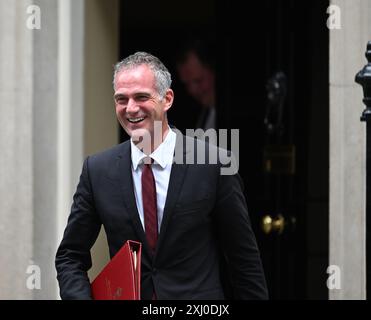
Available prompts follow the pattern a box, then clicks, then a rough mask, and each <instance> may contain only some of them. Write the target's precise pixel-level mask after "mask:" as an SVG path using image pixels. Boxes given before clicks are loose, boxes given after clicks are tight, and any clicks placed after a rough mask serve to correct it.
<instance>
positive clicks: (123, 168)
mask: <svg viewBox="0 0 371 320" xmlns="http://www.w3.org/2000/svg"><path fill="white" fill-rule="evenodd" d="M125 146H126V149H125V150H124V152H123V153H122V154H121V155H120V156H119V161H118V163H119V165H118V170H119V174H118V176H119V177H120V178H119V179H120V185H121V188H122V191H123V199H124V204H125V207H126V210H127V212H128V214H129V216H130V218H131V221H132V223H133V226H134V230H135V232H136V233H137V236H138V238H139V239H140V242H141V243H142V244H143V250H147V251H148V252H150V251H149V248H148V245H147V240H146V235H145V233H144V229H143V226H142V222H141V221H140V218H139V213H138V208H137V204H136V200H135V195H134V183H133V176H132V173H131V150H130V143H128V144H126V145H125ZM127 177H129V178H127Z"/></svg>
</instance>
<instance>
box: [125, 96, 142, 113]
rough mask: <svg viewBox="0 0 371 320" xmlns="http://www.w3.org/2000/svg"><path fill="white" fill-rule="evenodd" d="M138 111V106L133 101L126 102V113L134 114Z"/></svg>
mask: <svg viewBox="0 0 371 320" xmlns="http://www.w3.org/2000/svg"><path fill="white" fill-rule="evenodd" d="M138 110H139V106H138V105H137V103H136V102H135V101H134V100H133V99H130V100H129V101H128V105H127V106H126V112H127V113H136V112H138Z"/></svg>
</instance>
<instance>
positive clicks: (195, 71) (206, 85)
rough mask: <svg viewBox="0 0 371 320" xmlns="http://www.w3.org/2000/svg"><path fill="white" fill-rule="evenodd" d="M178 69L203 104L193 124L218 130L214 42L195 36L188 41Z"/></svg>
mask: <svg viewBox="0 0 371 320" xmlns="http://www.w3.org/2000/svg"><path fill="white" fill-rule="evenodd" d="M176 70H177V74H178V77H179V79H180V81H181V82H182V83H183V85H184V87H185V89H186V91H187V93H188V94H189V95H190V96H191V97H192V98H193V99H194V100H196V101H197V102H198V104H199V105H200V107H201V109H200V113H199V116H198V119H197V122H196V123H195V124H194V126H193V127H194V128H195V129H197V128H201V129H203V130H207V129H210V128H212V129H217V117H216V84H215V80H216V79H215V52H214V45H213V42H212V41H205V40H202V39H192V38H190V39H188V40H185V43H184V44H183V45H182V46H181V47H180V49H179V51H178V53H177V54H176Z"/></svg>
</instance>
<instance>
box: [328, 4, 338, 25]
mask: <svg viewBox="0 0 371 320" xmlns="http://www.w3.org/2000/svg"><path fill="white" fill-rule="evenodd" d="M326 12H327V13H328V14H329V17H328V18H327V22H326V25H327V28H329V29H330V30H334V29H341V9H340V7H339V6H337V5H335V4H332V5H330V6H328V7H327V10H326Z"/></svg>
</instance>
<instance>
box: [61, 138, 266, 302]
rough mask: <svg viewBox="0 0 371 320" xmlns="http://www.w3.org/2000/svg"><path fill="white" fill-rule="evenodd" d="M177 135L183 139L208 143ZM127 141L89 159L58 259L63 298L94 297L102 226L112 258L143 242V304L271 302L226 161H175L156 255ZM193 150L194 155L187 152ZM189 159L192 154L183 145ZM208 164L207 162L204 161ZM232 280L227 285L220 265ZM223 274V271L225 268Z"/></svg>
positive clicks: (237, 181)
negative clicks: (223, 171)
mask: <svg viewBox="0 0 371 320" xmlns="http://www.w3.org/2000/svg"><path fill="white" fill-rule="evenodd" d="M190 139H192V138H189V137H185V136H182V135H181V134H178V135H177V146H179V143H181V142H182V141H183V142H184V141H187V142H188V143H189V142H191V144H193V143H194V142H196V143H197V144H198V145H199V146H201V147H206V148H216V147H213V146H212V147H211V146H209V145H208V144H207V143H204V142H202V141H199V140H196V139H192V140H190ZM130 150H131V149H130V143H129V141H126V142H124V143H122V144H120V145H117V146H115V147H113V148H111V149H109V150H107V151H104V152H102V153H99V154H96V155H93V156H90V157H88V158H87V159H86V160H85V162H84V165H83V169H82V173H81V176H80V182H79V184H78V186H77V190H76V193H75V195H74V198H73V205H72V209H71V214H70V216H69V219H68V224H67V227H66V229H65V232H64V236H63V240H62V242H61V244H60V246H59V248H58V251H57V255H56V269H57V274H58V275H57V278H58V281H59V287H60V295H61V297H62V299H90V298H91V292H90V283H89V279H88V276H87V270H88V269H90V267H91V256H90V249H91V247H92V246H93V244H94V242H95V240H96V238H97V235H98V233H99V230H100V228H101V225H102V224H103V226H104V228H105V231H106V234H107V240H108V245H109V250H110V256H111V257H113V256H114V255H115V254H116V253H117V251H118V250H119V249H120V248H121V246H122V245H123V244H124V243H125V241H126V240H128V239H131V240H136V241H140V242H142V244H143V250H142V279H141V281H142V299H152V293H153V291H155V292H156V296H157V298H158V299H224V298H226V297H227V298H231V296H229V295H228V296H226V294H225V292H226V291H225V290H224V285H225V284H226V283H229V288H230V290H228V292H229V294H232V295H233V298H236V299H266V298H267V296H268V295H267V289H266V283H265V279H264V274H263V270H262V266H261V260H260V255H259V251H258V248H257V244H256V240H255V236H254V234H253V231H252V228H251V225H250V219H249V216H248V213H247V207H246V202H245V197H244V195H243V190H242V182H241V179H240V177H239V175H238V174H235V175H229V176H227V175H220V168H221V164H220V163H218V164H175V163H174V164H173V166H172V170H171V175H170V181H169V188H168V194H167V199H166V204H165V208H164V215H163V220H162V225H161V230H160V233H159V238H158V243H157V249H156V252H155V254H154V256H152V255H151V254H150V250H149V247H148V244H147V242H146V237H145V233H144V231H143V227H142V225H141V222H140V219H139V214H138V211H137V207H136V202H135V195H134V191H133V181H132V174H131V155H130V153H131V152H130ZM188 152H189V150H188ZM184 156H187V150H186V148H184ZM206 160H207V159H206ZM222 262H223V264H222V265H223V266H224V268H226V272H224V271H223V273H224V275H228V277H227V278H228V279H227V281H223V279H222V277H221V272H220V264H221V263H222ZM223 270H224V269H223Z"/></svg>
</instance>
